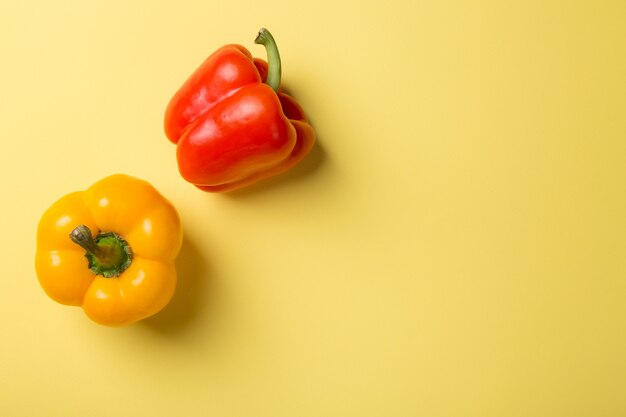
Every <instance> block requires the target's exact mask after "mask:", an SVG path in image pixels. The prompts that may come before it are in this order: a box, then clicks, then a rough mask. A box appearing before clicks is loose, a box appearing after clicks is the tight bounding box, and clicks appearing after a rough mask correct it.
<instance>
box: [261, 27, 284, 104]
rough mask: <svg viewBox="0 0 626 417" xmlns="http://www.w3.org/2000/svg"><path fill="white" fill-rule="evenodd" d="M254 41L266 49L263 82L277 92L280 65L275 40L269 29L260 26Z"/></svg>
mask: <svg viewBox="0 0 626 417" xmlns="http://www.w3.org/2000/svg"><path fill="white" fill-rule="evenodd" d="M254 43H256V44H260V45H263V46H264V47H265V49H266V50H267V80H266V81H265V83H266V84H267V85H269V86H270V87H272V90H274V91H276V92H278V89H279V88H280V77H281V74H280V73H281V66H280V54H279V53H278V47H277V46H276V41H275V40H274V37H273V36H272V34H271V33H270V31H269V30H267V29H265V28H261V29H260V30H259V34H258V35H257V37H256V39H255V40H254Z"/></svg>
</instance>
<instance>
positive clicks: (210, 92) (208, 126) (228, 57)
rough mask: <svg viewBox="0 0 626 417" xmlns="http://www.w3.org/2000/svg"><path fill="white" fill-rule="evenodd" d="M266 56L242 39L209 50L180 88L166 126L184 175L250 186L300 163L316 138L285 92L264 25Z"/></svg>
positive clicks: (218, 188)
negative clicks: (256, 55)
mask: <svg viewBox="0 0 626 417" xmlns="http://www.w3.org/2000/svg"><path fill="white" fill-rule="evenodd" d="M255 43H257V44H261V45H263V46H264V47H265V48H266V51H267V57H268V60H267V62H266V61H264V60H262V59H259V58H253V57H252V54H251V53H250V51H248V50H247V49H246V48H245V47H243V46H241V45H226V46H223V47H221V48H219V49H218V50H217V51H215V52H214V53H213V54H212V55H210V56H209V57H208V58H207V59H206V60H205V61H204V62H203V63H202V65H200V67H199V68H198V69H196V71H195V72H194V73H193V74H192V75H191V76H190V77H189V78H188V79H187V81H186V82H185V83H184V84H183V85H182V87H181V88H180V89H179V90H178V91H177V92H176V93H175V94H174V96H173V97H172V99H171V100H170V102H169V104H168V106H167V109H166V111H165V121H164V128H165V133H166V136H167V137H168V139H169V140H170V141H171V142H172V143H175V144H176V145H177V149H176V159H177V163H178V169H179V172H180V174H181V176H182V177H183V178H184V179H185V180H186V181H188V182H190V183H192V184H194V185H195V186H196V187H198V188H200V189H201V190H204V191H209V192H226V191H232V190H235V189H238V188H242V187H246V186H248V185H251V184H253V183H256V182H258V181H261V180H263V179H265V178H269V177H272V176H275V175H279V174H282V173H284V172H286V171H288V170H289V169H291V168H293V167H294V166H295V165H297V164H298V163H299V162H300V161H302V160H303V159H304V157H305V156H306V155H307V154H308V153H309V151H310V150H311V148H312V147H313V145H314V143H315V131H314V129H313V127H312V126H311V124H310V123H309V122H308V119H307V117H306V115H305V113H304V110H302V108H301V107H300V105H299V104H298V103H297V102H296V100H295V99H294V98H293V97H291V96H289V95H287V94H285V93H283V92H282V91H281V79H282V78H281V77H282V73H281V71H282V69H281V61H280V54H279V52H278V48H277V46H276V42H275V40H274V38H273V36H272V35H271V33H270V32H269V31H268V30H267V29H261V30H260V31H259V34H258V36H257V38H256V39H255Z"/></svg>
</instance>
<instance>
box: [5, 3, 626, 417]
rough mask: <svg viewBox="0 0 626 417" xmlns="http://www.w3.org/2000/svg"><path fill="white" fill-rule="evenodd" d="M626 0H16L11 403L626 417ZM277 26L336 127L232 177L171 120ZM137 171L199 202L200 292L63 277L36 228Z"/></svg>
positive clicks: (230, 411)
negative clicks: (157, 307)
mask: <svg viewBox="0 0 626 417" xmlns="http://www.w3.org/2000/svg"><path fill="white" fill-rule="evenodd" d="M624 22H626V3H625V2H623V1H619V0H616V1H597V2H590V1H529V2H513V1H417V2H416V1H409V0H407V1H400V0H390V1H383V2H373V1H365V2H362V1H356V0H349V1H347V2H338V1H330V0H320V1H314V2H308V3H306V2H290V1H284V0H276V1H250V0H246V1H219V2H218V1H206V0H205V1H185V0H179V1H148V0H145V1H127V0H123V1H122V0H114V1H101V2H100V1H93V2H85V1H67V0H56V1H34V0H3V1H2V3H1V4H0V56H1V57H2V64H1V65H0V117H1V118H2V123H1V129H2V149H1V150H0V195H1V196H2V216H1V217H0V221H1V223H0V227H1V230H2V239H1V240H0V242H1V245H2V248H1V249H2V250H1V252H0V261H1V262H2V268H3V272H4V273H3V274H2V279H0V294H1V297H2V301H1V302H0V329H1V332H2V333H1V334H2V339H1V343H0V414H1V415H2V416H8V417H9V416H39V415H45V416H67V417H73V416H94V417H100V416H150V417H159V416H219V417H231V416H241V417H244V416H245V417H248V416H250V417H252V416H276V417H279V416H303V417H307V416H311V417H313V416H316V417H318V416H333V417H334V416H341V417H351V416H355V417H356V416H359V417H367V416H390V417H395V416H398V417H400V416H429V417H435V416H494V417H495V416H520V417H521V416H567V417H575V416H581V417H582V416H607V417H618V416H624V415H626V395H625V393H626V302H625V300H626V24H624ZM261 26H266V27H268V28H269V29H270V30H271V31H272V32H273V34H274V36H275V37H276V39H277V42H278V45H279V47H280V50H281V52H282V57H283V70H284V73H283V75H284V77H283V81H284V85H285V87H286V88H287V89H288V90H289V91H290V92H291V93H292V94H293V95H295V96H296V97H297V99H298V100H299V102H300V103H301V104H302V106H303V107H304V108H305V110H306V111H307V113H308V115H309V116H310V118H311V121H312V123H313V124H314V126H315V129H316V131H317V134H318V139H319V142H318V146H317V147H316V148H315V150H314V151H313V153H312V154H311V155H310V156H309V157H308V158H307V160H306V161H305V162H304V163H303V164H302V165H301V166H299V167H298V168H297V169H295V170H293V171H292V172H290V173H288V174H286V175H284V176H283V177H281V178H278V179H275V180H271V181H268V182H266V183H264V184H262V185H259V186H256V187H253V188H250V189H249V190H247V191H243V192H240V193H236V194H232V195H226V196H225V195H212V194H205V193H202V192H200V191H198V190H196V189H195V188H194V187H192V186H190V185H189V184H187V183H185V182H184V181H183V180H182V179H181V178H180V176H179V175H178V172H177V168H176V163H175V147H174V146H173V145H171V144H170V143H169V142H168V141H167V140H166V138H165V135H164V133H163V130H162V116H163V111H164V109H165V106H166V104H167V102H168V100H169V98H170V96H171V95H172V94H173V93H174V91H175V90H176V89H177V88H178V87H179V85H180V84H181V83H182V82H183V81H184V79H185V78H186V77H187V76H188V75H189V74H190V73H191V71H193V70H194V69H195V68H196V66H197V65H199V64H200V62H201V61H202V60H203V59H204V58H205V57H206V56H208V55H209V54H210V53H211V52H212V51H213V50H215V49H216V48H218V47H219V46H221V45H223V44H226V43H241V44H244V45H245V46H247V47H249V49H251V50H252V51H253V54H255V55H257V56H262V57H263V56H265V52H264V50H263V48H262V47H260V46H258V45H254V44H253V39H254V37H255V35H256V31H257V30H258V28H259V27H261ZM116 172H123V173H127V174H131V175H135V176H138V177H141V178H143V179H146V180H148V181H150V182H151V183H152V184H153V185H154V186H155V187H157V188H158V189H159V190H160V191H161V192H162V193H163V194H164V195H166V196H167V197H168V198H169V199H171V200H172V201H173V202H174V204H175V205H176V206H177V207H178V210H179V212H180V215H181V218H182V221H183V223H184V229H185V242H184V245H183V249H182V253H181V254H180V257H179V259H178V261H177V265H178V271H179V274H180V283H179V288H178V291H177V293H176V295H175V298H174V299H173V301H172V303H171V304H170V306H169V307H168V308H167V309H166V310H165V311H163V312H162V313H161V314H160V315H158V316H156V317H154V318H152V319H149V320H147V321H145V322H142V323H139V324H136V325H133V326H130V327H127V328H122V329H110V328H106V327H101V326H99V325H96V324H94V323H92V322H90V321H89V320H88V319H87V318H86V317H85V316H84V314H83V312H82V311H81V310H80V309H77V308H69V307H64V306H61V305H58V304H55V303H54V302H53V301H51V300H50V299H48V298H47V297H46V296H45V294H44V293H43V291H42V290H41V289H40V287H39V285H38V283H37V280H36V277H35V272H34V267H33V259H34V250H35V230H36V226H37V222H38V221H39V217H40V216H41V214H42V213H43V211H44V210H45V209H46V208H47V207H48V206H49V205H50V204H52V202H54V201H55V200H56V199H57V198H59V197H60V196H62V195H64V194H66V193H68V192H70V191H74V190H80V189H84V188H86V187H87V186H89V185H90V184H91V183H93V182H94V181H96V180H98V179H100V178H102V177H104V176H106V175H109V174H112V173H116Z"/></svg>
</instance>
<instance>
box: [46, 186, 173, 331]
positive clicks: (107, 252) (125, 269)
mask: <svg viewBox="0 0 626 417" xmlns="http://www.w3.org/2000/svg"><path fill="white" fill-rule="evenodd" d="M182 239H183V235H182V227H181V224H180V219H179V216H178V213H177V212H176V209H175V208H174V206H173V205H172V204H171V203H170V202H169V201H168V200H167V199H166V198H165V197H163V196H162V195H161V194H160V193H159V192H158V191H157V190H156V189H155V188H154V187H152V185H150V184H149V183H148V182H146V181H143V180H140V179H137V178H134V177H130V176H127V175H122V174H116V175H112V176H110V177H107V178H104V179H102V180H100V181H98V182H96V183H95V184H93V185H92V186H91V187H89V188H88V189H87V190H85V191H77V192H72V193H69V194H67V195H65V196H63V197H61V198H60V199H59V200H58V201H56V202H55V203H54V204H53V205H52V206H50V208H48V210H46V212H45V213H44V214H43V216H42V218H41V220H40V222H39V225H38V228H37V252H36V255H35V270H36V272H37V278H38V279H39V283H40V284H41V287H42V288H43V290H44V291H45V292H46V294H47V295H48V296H49V297H50V298H52V299H53V300H55V301H57V302H58V303H61V304H65V305H70V306H81V307H82V308H83V310H84V311H85V313H86V314H87V316H88V317H89V318H90V319H92V320H93V321H95V322H97V323H100V324H103V325H107V326H123V325H127V324H131V323H134V322H136V321H139V320H142V319H145V318H147V317H150V316H152V315H154V314H156V313H158V312H159V311H161V310H162V309H163V308H164V307H165V306H166V305H167V304H168V303H169V301H170V300H171V298H172V296H173V295H174V292H175V289H176V279H177V277H176V268H175V264H174V261H175V259H176V256H177V255H178V252H179V251H180V247H181V245H182Z"/></svg>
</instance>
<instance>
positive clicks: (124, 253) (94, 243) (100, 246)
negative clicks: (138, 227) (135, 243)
mask: <svg viewBox="0 0 626 417" xmlns="http://www.w3.org/2000/svg"><path fill="white" fill-rule="evenodd" d="M70 239H72V242H74V243H76V244H77V245H79V246H80V247H82V248H83V249H85V251H86V252H85V257H86V258H87V260H88V261H89V269H90V270H91V271H92V272H93V273H94V274H96V275H102V276H104V277H106V278H112V277H117V276H119V275H120V274H121V273H122V272H124V270H125V269H126V268H128V267H129V266H130V264H131V262H132V259H133V252H132V250H131V248H130V245H129V244H128V242H126V241H125V240H124V239H123V238H122V237H121V236H119V235H118V234H115V233H112V232H106V233H100V234H98V235H97V236H96V238H95V239H94V238H93V237H91V230H89V228H88V227H87V226H85V225H80V226H77V227H76V228H75V229H74V230H72V233H70Z"/></svg>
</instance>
